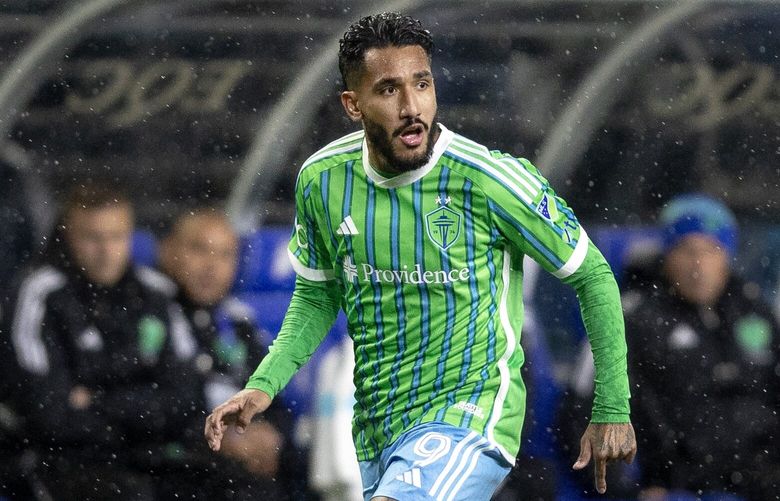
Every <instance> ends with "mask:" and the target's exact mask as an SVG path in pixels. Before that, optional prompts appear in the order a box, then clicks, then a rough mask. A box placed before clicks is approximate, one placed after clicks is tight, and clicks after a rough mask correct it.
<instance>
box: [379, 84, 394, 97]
mask: <svg viewBox="0 0 780 501" xmlns="http://www.w3.org/2000/svg"><path fill="white" fill-rule="evenodd" d="M381 92H382V94H383V95H385V96H392V95H393V94H395V92H396V89H395V87H392V86H388V87H385V88H383V89H382V91H381Z"/></svg>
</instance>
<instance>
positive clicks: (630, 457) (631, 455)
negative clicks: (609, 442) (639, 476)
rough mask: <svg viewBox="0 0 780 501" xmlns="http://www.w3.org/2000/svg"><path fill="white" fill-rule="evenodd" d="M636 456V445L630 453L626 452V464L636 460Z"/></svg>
mask: <svg viewBox="0 0 780 501" xmlns="http://www.w3.org/2000/svg"><path fill="white" fill-rule="evenodd" d="M635 457H636V446H634V447H633V448H632V449H631V450H630V451H628V454H626V456H625V458H624V459H623V461H625V462H626V464H631V463H633V462H634V458H635Z"/></svg>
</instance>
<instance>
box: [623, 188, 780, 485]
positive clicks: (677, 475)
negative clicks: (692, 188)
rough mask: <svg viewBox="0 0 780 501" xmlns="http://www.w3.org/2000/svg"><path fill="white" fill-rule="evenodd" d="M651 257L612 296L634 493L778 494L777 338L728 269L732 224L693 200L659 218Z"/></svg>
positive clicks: (721, 209) (763, 309)
mask: <svg viewBox="0 0 780 501" xmlns="http://www.w3.org/2000/svg"><path fill="white" fill-rule="evenodd" d="M659 224H660V225H661V227H662V231H663V251H662V255H661V256H660V257H659V259H658V260H656V261H650V262H649V263H646V264H648V265H649V266H646V267H642V266H641V265H640V266H638V267H637V269H636V270H635V271H633V272H632V277H631V278H632V279H633V281H634V284H633V286H631V287H630V288H629V289H627V290H626V292H625V293H624V308H625V310H626V332H627V333H628V336H627V338H628V343H629V346H630V347H631V350H632V351H631V353H632V356H631V358H630V360H629V370H630V372H631V375H632V379H631V380H632V384H633V387H632V393H633V402H634V407H633V408H634V418H635V420H636V422H637V424H638V427H639V429H640V430H641V433H640V434H639V436H640V437H642V438H641V440H642V442H643V443H644V445H645V447H643V448H642V454H641V457H640V466H641V477H642V486H643V491H642V493H641V494H640V496H642V497H645V498H653V497H663V495H665V494H666V492H667V491H670V490H675V489H684V490H688V491H692V492H696V493H704V494H705V495H706V494H707V493H710V494H713V495H714V496H716V497H717V496H720V495H723V494H725V493H731V494H735V495H739V496H742V497H745V498H747V499H751V500H759V499H761V500H766V499H776V496H777V495H778V493H780V483H779V482H780V462H778V436H777V430H778V411H780V405H778V403H779V402H780V399H779V397H778V392H777V391H776V389H777V388H778V384H780V371H779V370H778V369H780V356H779V353H780V349H779V346H780V338H779V337H778V329H777V322H776V319H775V318H774V316H773V314H772V311H771V309H770V308H769V307H768V305H766V304H764V302H763V301H762V299H761V291H760V290H759V289H758V286H757V285H755V284H747V283H746V282H744V281H742V280H741V279H740V278H739V277H738V276H736V274H735V273H734V272H733V270H734V268H735V262H734V255H735V253H736V250H737V226H736V220H735V218H734V216H733V214H732V213H731V211H730V210H729V209H728V208H727V207H726V206H724V205H723V204H722V203H721V202H719V201H717V200H714V199H712V198H709V197H707V196H704V195H699V194H691V195H683V196H678V197H676V198H674V199H673V200H672V201H671V202H670V203H669V204H668V205H667V206H666V207H665V208H664V209H663V211H662V212H661V214H660V217H659Z"/></svg>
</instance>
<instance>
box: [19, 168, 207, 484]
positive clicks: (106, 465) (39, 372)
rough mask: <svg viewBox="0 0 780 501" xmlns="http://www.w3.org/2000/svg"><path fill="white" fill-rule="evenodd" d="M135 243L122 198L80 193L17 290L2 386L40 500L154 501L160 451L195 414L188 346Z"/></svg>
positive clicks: (112, 192) (110, 191)
mask: <svg viewBox="0 0 780 501" xmlns="http://www.w3.org/2000/svg"><path fill="white" fill-rule="evenodd" d="M132 231H133V208H132V205H131V203H130V201H129V200H128V199H127V198H126V197H125V196H124V195H123V194H122V193H121V192H120V191H119V190H118V189H116V188H115V187H114V186H111V185H109V184H100V183H93V182H87V183H84V184H79V185H76V186H75V187H74V188H73V189H72V190H71V191H70V193H69V194H68V196H67V198H66V201H65V203H64V207H63V209H62V215H61V218H60V219H59V221H58V224H57V226H56V228H55V230H54V232H53V235H52V236H51V237H50V239H49V241H48V242H47V244H48V247H47V249H46V251H45V253H44V255H43V257H42V259H41V260H40V262H38V263H35V265H34V266H32V268H31V269H30V270H29V271H28V272H26V273H24V274H23V275H22V277H21V282H20V284H19V286H18V288H17V289H16V291H17V292H16V294H15V297H14V300H13V301H12V305H13V306H12V310H11V311H12V313H13V315H12V318H10V319H9V322H8V323H7V324H6V328H4V331H5V332H6V334H5V335H4V341H5V343H4V347H5V348H8V351H7V352H6V356H7V359H6V362H7V363H6V364H5V365H4V367H5V368H6V372H5V375H4V377H5V378H7V379H6V382H7V384H8V385H9V389H10V391H11V393H12V397H13V403H14V407H15V410H16V411H17V413H18V415H20V416H22V417H23V418H24V427H23V429H22V431H21V435H22V437H23V441H24V444H25V449H26V450H25V451H24V452H23V453H22V454H21V455H20V457H19V458H17V460H19V459H22V461H21V462H22V463H24V464H25V465H26V470H25V471H24V472H23V473H24V475H25V476H26V478H27V480H28V482H29V483H30V484H31V485H32V488H33V495H34V497H36V498H39V499H154V483H155V482H154V477H153V473H154V470H155V468H156V467H157V465H158V464H159V461H161V460H162V458H163V457H164V456H165V454H166V452H165V444H166V443H167V442H168V440H169V439H170V438H171V437H175V436H177V434H178V433H179V430H180V428H181V426H182V425H183V424H184V423H185V422H186V420H187V418H188V414H190V415H191V413H192V412H193V411H192V409H193V404H194V401H195V399H196V393H195V392H196V389H197V387H196V385H195V384H193V378H192V377H191V376H190V375H189V374H188V373H187V370H188V367H189V363H188V359H190V358H191V357H192V356H193V355H194V352H195V344H194V340H193V339H192V337H191V335H190V334H189V331H188V329H187V324H186V321H185V320H184V318H183V317H182V315H181V312H180V310H179V309H178V307H176V306H175V305H173V304H172V303H171V302H170V301H169V300H168V298H167V297H166V296H165V295H164V294H163V291H162V290H161V289H159V287H158V286H157V285H156V284H157V282H156V281H150V280H148V278H147V277H148V276H149V274H150V273H152V272H151V271H147V272H145V273H139V272H138V271H137V270H136V269H134V268H133V267H132V266H131V265H130V243H131V235H132ZM12 461H14V460H12Z"/></svg>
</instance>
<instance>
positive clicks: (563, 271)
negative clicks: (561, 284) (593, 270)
mask: <svg viewBox="0 0 780 501" xmlns="http://www.w3.org/2000/svg"><path fill="white" fill-rule="evenodd" d="M588 241H589V239H588V234H587V233H585V228H583V227H582V226H580V238H579V240H577V246H576V247H575V248H574V252H572V254H571V257H570V258H569V260H568V261H566V263H565V264H564V265H563V266H561V267H560V269H558V270H557V271H555V272H553V275H555V276H556V277H558V278H560V279H564V278H566V277H568V276H571V275H573V274H574V272H576V271H577V270H579V269H580V266H582V263H583V261H585V256H586V255H587V254H588Z"/></svg>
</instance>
